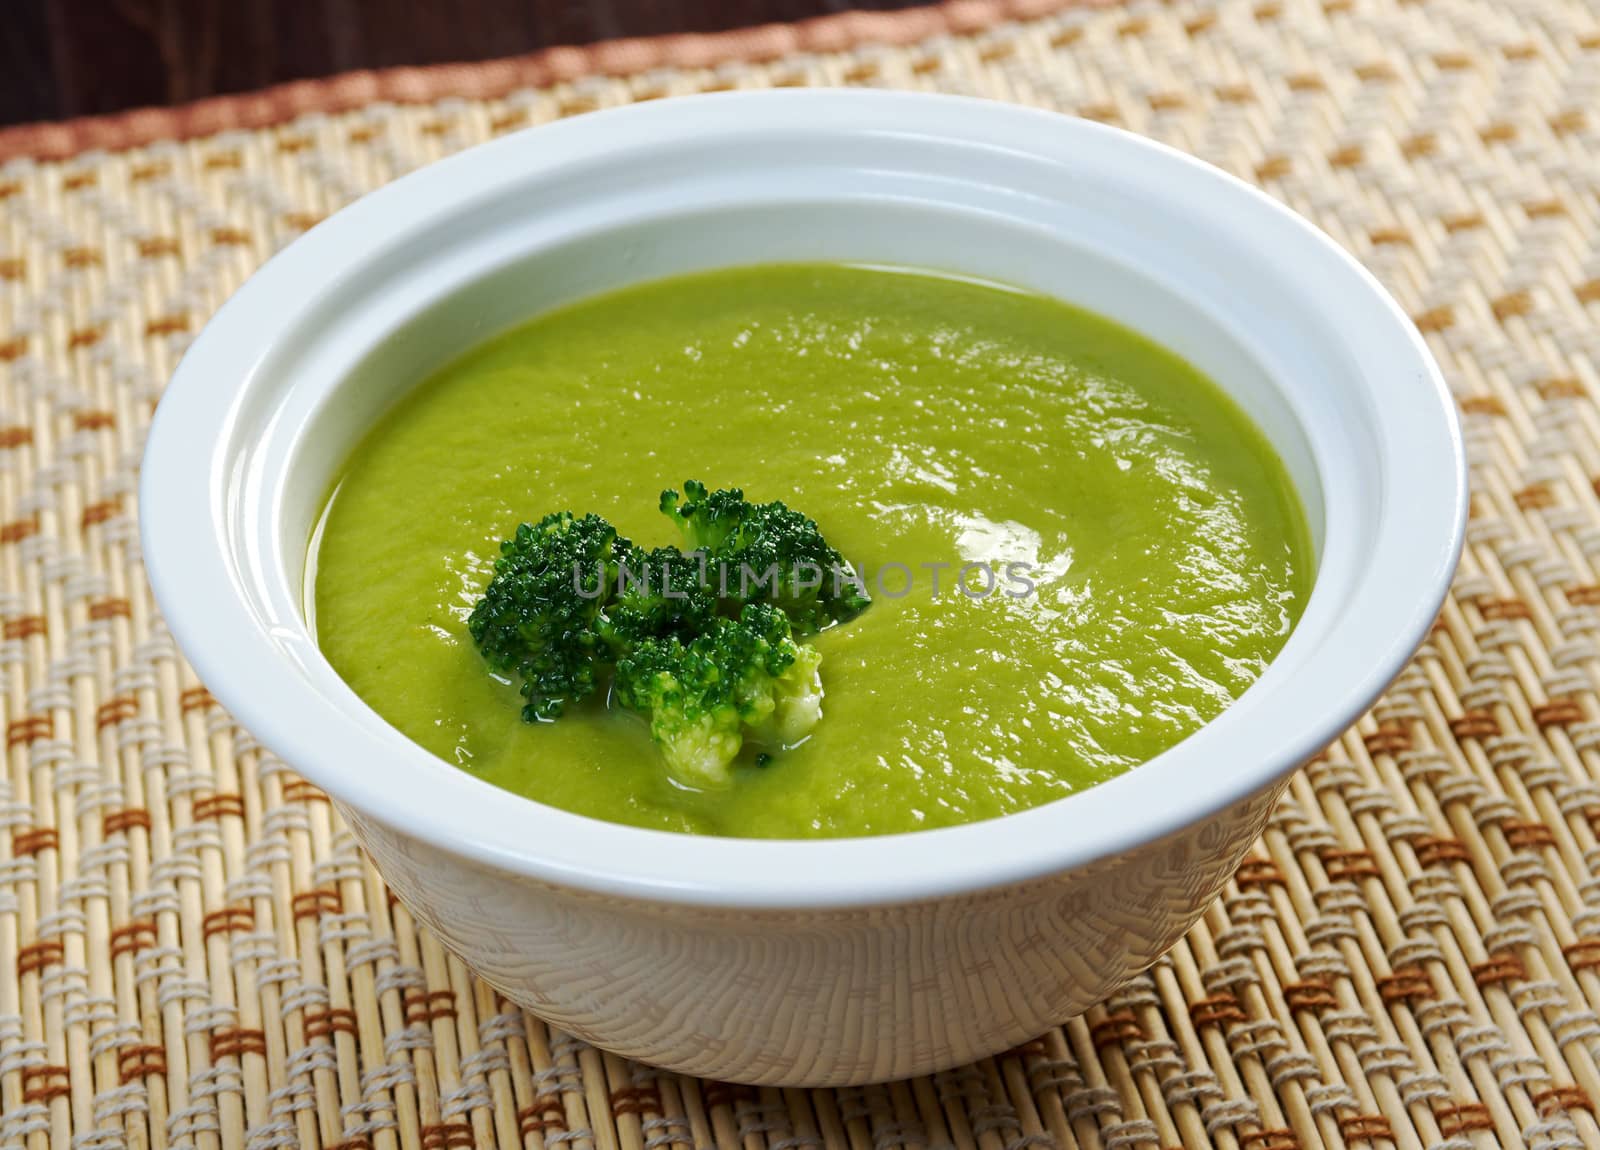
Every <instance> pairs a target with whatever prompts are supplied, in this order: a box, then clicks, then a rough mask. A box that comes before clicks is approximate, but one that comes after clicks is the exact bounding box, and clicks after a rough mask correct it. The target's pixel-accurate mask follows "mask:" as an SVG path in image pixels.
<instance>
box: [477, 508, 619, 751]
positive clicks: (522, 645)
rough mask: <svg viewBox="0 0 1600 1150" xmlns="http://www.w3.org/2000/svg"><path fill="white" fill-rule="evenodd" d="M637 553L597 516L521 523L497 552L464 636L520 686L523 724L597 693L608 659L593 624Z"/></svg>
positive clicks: (562, 515)
mask: <svg viewBox="0 0 1600 1150" xmlns="http://www.w3.org/2000/svg"><path fill="white" fill-rule="evenodd" d="M637 550H638V549H637V548H636V547H634V546H633V544H632V543H630V542H628V541H627V540H626V539H623V538H622V537H620V536H619V535H618V534H617V532H616V528H614V527H612V526H611V524H610V523H608V522H606V521H605V520H604V519H602V518H601V517H600V516H598V515H585V516H584V517H583V518H581V519H579V518H576V517H574V516H573V515H572V513H571V512H569V511H561V512H557V513H556V514H554V515H546V516H545V517H544V518H543V519H541V520H539V522H538V523H535V524H531V525H530V524H527V523H524V524H522V525H521V526H519V527H518V528H517V531H516V534H515V535H513V536H512V537H511V538H510V539H507V540H506V541H505V542H503V543H502V544H501V545H500V557H499V558H498V559H496V560H495V564H494V578H493V579H491V580H490V581H489V586H488V587H487V588H486V589H485V590H484V593H483V598H482V599H480V600H479V601H478V603H477V605H476V606H475V607H473V609H472V614H471V615H470V616H469V617H468V619H467V630H468V631H469V632H470V633H471V634H472V640H473V642H474V643H476V644H477V645H478V650H479V651H481V652H482V653H483V657H484V659H485V660H487V662H488V664H489V666H490V667H492V668H493V669H494V670H496V671H500V672H502V673H504V674H510V675H515V676H516V677H517V678H518V679H520V680H521V690H522V697H523V698H524V699H526V700H527V704H526V705H525V706H524V707H523V709H522V717H523V719H525V720H527V721H528V722H533V721H534V720H537V719H555V718H558V717H560V715H561V713H562V710H563V709H564V708H565V706H566V704H567V703H569V702H576V701H578V700H581V699H585V698H587V697H588V696H590V695H592V694H593V693H594V691H595V689H596V688H597V687H598V686H599V684H600V681H601V675H602V672H603V671H604V670H605V668H606V667H607V666H608V665H609V663H610V662H611V661H612V658H613V652H612V651H610V650H609V649H608V647H607V645H606V644H605V643H604V642H603V641H602V640H601V637H600V633H599V630H598V628H597V622H598V620H599V619H600V618H601V615H602V612H603V611H604V610H605V608H606V607H607V606H608V605H609V604H610V602H611V601H612V600H613V599H614V598H615V596H616V592H617V574H618V568H619V565H620V564H621V563H622V561H623V560H624V559H625V558H626V557H627V556H628V555H629V554H630V553H633V552H636V551H637Z"/></svg>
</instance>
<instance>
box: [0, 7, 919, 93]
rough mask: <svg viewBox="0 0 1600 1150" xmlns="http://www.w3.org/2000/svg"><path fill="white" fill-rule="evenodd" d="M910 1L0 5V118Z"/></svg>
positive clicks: (482, 57)
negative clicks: (359, 70)
mask: <svg viewBox="0 0 1600 1150" xmlns="http://www.w3.org/2000/svg"><path fill="white" fill-rule="evenodd" d="M912 2H914V0H0V124H3V123H25V122H28V121H32V120H53V119H63V118H66V117H69V116H82V115H90V114H95V113H101V112H114V111H118V110H120V109H123V108H132V107H140V106H143V105H150V104H173V103H182V102H184V101H187V100H195V99H199V98H201V97H203V96H213V95H219V94H222V93H226V92H244V91H250V90H252V89H255V88H263V87H266V86H267V85H269V84H276V83H280V82H282V81H285V80H295V79H302V78H305V77H310V76H326V75H330V74H333V73H336V72H345V71H349V70H352V69H356V68H382V67H389V66H393V65H403V64H436V63H445V62H449V61H463V60H485V59H492V58H494V57H497V56H511V55H516V54H518V53H522V52H531V51H534V50H536V49H539V48H546V47H551V46H554V45H557V44H585V43H590V42H592V41H595V40H607V39H611V38H614V37H617V36H653V35H658V34H662V33H669V32H712V31H719V30H722V29H726V28H737V27H745V26H749V25H753V24H765V23H770V22H774V21H789V20H801V19H805V18H806V17H809V16H819V15H824V14H826V13H829V12H837V11H841V10H843V9H846V8H876V9H885V8H904V7H910V6H911V3H912Z"/></svg>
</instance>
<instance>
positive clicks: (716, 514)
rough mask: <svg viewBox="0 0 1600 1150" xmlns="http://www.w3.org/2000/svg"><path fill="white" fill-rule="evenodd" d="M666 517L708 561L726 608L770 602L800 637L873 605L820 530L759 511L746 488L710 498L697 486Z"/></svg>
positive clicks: (773, 510) (788, 513)
mask: <svg viewBox="0 0 1600 1150" xmlns="http://www.w3.org/2000/svg"><path fill="white" fill-rule="evenodd" d="M661 510H662V513H663V514H665V515H666V516H667V517H668V518H669V519H671V520H672V521H673V522H674V523H676V524H677V525H678V529H679V531H681V532H682V533H683V538H684V541H685V542H686V543H687V544H688V546H689V547H690V548H691V549H692V550H694V551H700V552H704V553H705V555H706V556H707V557H708V559H709V563H708V573H709V576H710V585H711V587H712V589H713V590H714V591H715V592H716V594H717V596H718V598H719V600H721V602H722V603H723V604H724V606H725V607H733V608H737V607H738V606H740V605H742V604H745V603H752V602H756V601H758V600H766V601H768V602H772V603H775V604H776V605H777V606H778V607H780V608H782V610H783V612H784V614H785V615H787V616H788V617H789V622H790V624H791V625H792V626H793V627H794V630H795V631H796V632H797V633H798V634H801V635H812V634H815V633H816V632H818V631H821V630H823V629H824V628H826V627H829V626H832V625H833V624H835V623H843V622H847V621H849V620H850V619H853V618H855V617H856V616H857V615H859V614H861V612H862V611H864V610H866V608H867V606H868V605H869V604H870V603H871V602H872V600H871V599H870V598H869V597H868V595H867V591H866V586H865V584H864V583H863V581H862V580H861V579H860V577H859V576H858V575H857V573H856V571H855V569H854V568H853V567H851V566H850V564H849V563H848V562H847V561H846V560H845V558H844V556H843V555H841V554H839V552H838V551H837V550H835V549H834V548H833V547H831V546H830V545H829V544H828V541H827V540H826V539H824V538H823V537H822V531H821V529H820V528H818V526H817V525H816V522H815V521H814V520H811V519H809V518H807V517H806V516H804V515H802V514H801V513H800V512H798V511H795V510H792V509H791V508H789V507H788V506H786V505H785V504H783V503H780V502H776V501H775V502H772V503H751V502H750V501H749V500H747V499H746V498H745V497H744V492H743V491H741V490H739V489H738V488H733V489H729V490H722V491H707V490H706V485H705V484H704V483H701V482H699V481H697V480H693V479H691V480H689V481H687V482H685V483H684V485H683V493H682V494H681V495H680V494H679V493H678V492H677V491H673V490H668V491H663V492H662V493H661Z"/></svg>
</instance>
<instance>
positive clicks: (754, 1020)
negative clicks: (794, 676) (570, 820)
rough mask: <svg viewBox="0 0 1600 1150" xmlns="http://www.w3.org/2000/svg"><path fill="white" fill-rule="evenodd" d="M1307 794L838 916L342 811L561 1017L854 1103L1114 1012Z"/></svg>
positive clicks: (657, 1053)
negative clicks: (631, 876) (989, 883)
mask: <svg viewBox="0 0 1600 1150" xmlns="http://www.w3.org/2000/svg"><path fill="white" fill-rule="evenodd" d="M1287 785H1288V784H1287V780H1284V781H1283V782H1280V783H1278V784H1275V785H1274V786H1272V787H1271V788H1269V789H1268V790H1266V791H1264V792H1262V793H1260V794H1258V795H1255V796H1253V797H1252V798H1250V799H1248V800H1246V801H1244V802H1241V803H1239V804H1237V805H1235V806H1233V807H1232V808H1230V809H1229V810H1228V811H1226V812H1225V813H1224V814H1222V815H1219V816H1218V817H1217V818H1215V819H1212V820H1208V821H1205V822H1202V823H1199V824H1197V825H1195V826H1192V827H1190V828H1188V829H1187V830H1185V831H1183V832H1182V833H1180V834H1178V835H1175V836H1173V837H1171V838H1169V839H1168V840H1166V841H1165V842H1164V843H1163V844H1161V845H1160V846H1159V847H1158V849H1154V850H1152V849H1148V848H1146V849H1144V850H1141V851H1136V852H1130V853H1128V854H1125V855H1122V856H1119V857H1116V858H1112V859H1107V860H1105V861H1103V862H1102V863H1099V864H1096V865H1093V866H1090V867H1086V868H1080V869H1077V870H1073V871H1069V872H1066V873H1063V874H1059V875H1055V876H1051V877H1049V878H1045V879H1041V880H1037V881H1035V882H1031V883H1028V884H1025V885H1018V886H1013V887H1010V888H1007V889H1004V890H998V891H986V892H979V893H976V894H970V895H966V896H962V897H958V898H949V899H943V900H936V901H928V902H919V903H910V904H896V905H887V906H880V907H853V908H847V909H840V910H830V911H815V910H769V911H759V910H756V911H753V910H731V909H720V908H715V907H684V906H671V907H665V906H659V905H652V904H648V903H641V902H638V901H636V900H631V899H620V898H609V897H606V896H602V895H596V894H592V893H589V892H584V891H579V890H575V889H572V888H557V887H553V886H548V885H545V884H543V883H539V882H537V881H534V880H532V879H528V878H525V877H520V876H515V875H511V874H508V873H506V872H505V871H501V870H491V869H489V868H486V867H483V866H481V865H478V864H476V863H472V862H469V861H465V860H463V859H461V858H460V857H459V856H452V855H446V854H444V853H443V852H441V851H438V850H437V849H436V848H434V847H431V846H429V845H427V844H425V843H422V842H420V841H418V840H417V839H415V838H413V837H411V836H408V835H404V834H399V833H396V832H395V831H394V830H392V829H391V828H389V827H387V826H385V825H383V824H381V823H378V822H374V821H372V820H370V819H368V818H366V817H364V816H363V815H362V814H361V813H360V812H358V811H354V810H350V809H348V808H346V807H344V806H342V805H341V807H340V811H341V813H342V814H343V815H344V817H345V818H346V819H347V820H348V821H349V823H350V825H351V826H352V827H353V828H354V829H355V833H356V836H357V837H358V838H359V839H360V841H361V842H362V844H363V845H364V846H365V847H366V849H367V850H368V852H369V853H370V854H371V855H372V858H373V861H374V862H375V863H376V865H377V867H378V869H379V871H380V872H381V873H382V874H383V876H384V877H385V879H387V880H388V882H389V884H390V885H391V886H392V887H393V888H394V890H395V891H396V893H397V894H398V895H399V896H400V898H401V900H402V901H403V902H404V903H405V904H406V906H407V907H408V908H409V909H411V911H412V913H413V915H414V916H415V917H416V918H417V919H418V920H419V921H421V922H422V923H423V924H424V925H426V926H427V927H428V929H429V930H431V931H433V932H434V933H435V934H436V935H437V936H438V937H439V938H440V939H441V940H442V941H443V942H444V944H445V945H446V946H447V947H449V948H450V949H451V950H452V951H454V952H455V953H456V954H457V955H458V956H460V957H461V958H462V959H463V961H465V962H467V963H468V964H469V965H471V966H472V968H473V969H474V970H476V971H477V972H478V973H479V974H480V975H482V976H483V977H484V978H485V979H487V980H488V982H489V983H490V984H492V985H493V986H494V987H496V988H497V989H498V990H500V991H501V992H502V993H504V994H505V995H506V996H507V997H508V998H510V999H512V1000H513V1001H514V1002H516V1003H518V1004H519V1005H521V1006H524V1007H526V1008H527V1009H528V1010H531V1011H532V1012H533V1013H535V1014H537V1015H539V1016H540V1017H541V1018H544V1019H547V1020H548V1021H550V1022H552V1023H554V1024H555V1025H557V1026H559V1027H561V1028H562V1029H564V1030H567V1031H569V1032H571V1033H572V1034H575V1035H577V1036H578V1037H580V1038H583V1039H585V1040H586V1041H589V1042H592V1043H594V1044H595V1045H597V1046H599V1047H602V1048H603V1049H607V1050H610V1051H612V1052H614V1053H616V1054H621V1055H624V1056H626V1057H628V1058H632V1059H636V1060H638V1061H641V1062H647V1063H650V1064H652V1065H655V1066H661V1067H665V1068H667V1069H670V1070H676V1071H680V1072H682V1073H685V1074H693V1075H697V1076H703V1077H708V1078H718V1079H724V1080H727V1081H732V1082H743V1083H749V1084H752V1085H760V1086H846V1085H858V1084H864V1083H869V1082H884V1081H889V1080H892V1079H899V1078H908V1077H912V1076H916V1075H923V1074H930V1073H935V1072H937V1071H940V1070H944V1069H948V1068H950V1067H953V1066H959V1065H962V1064H964V1063H967V1062H971V1061H973V1060H974V1059H978V1058H983V1057H986V1056H988V1055H991V1054H996V1053H998V1052H1000V1051H1003V1050H1007V1049H1009V1048H1011V1047H1013V1046H1016V1045H1019V1044H1020V1043H1023V1042H1026V1041H1027V1040H1029V1039H1031V1038H1034V1037H1037V1036H1038V1035H1039V1034H1041V1033H1043V1032H1044V1031H1046V1030H1048V1029H1049V1028H1050V1027H1052V1026H1054V1025H1057V1024H1059V1023H1061V1022H1063V1021H1065V1020H1066V1019H1067V1018H1070V1017H1072V1016H1073V1015H1075V1014H1078V1013H1081V1012H1082V1011H1084V1010H1086V1009H1088V1008H1089V1007H1090V1006H1093V1005H1094V1004H1095V1003H1097V1002H1099V1001H1100V1000H1101V999H1103V998H1104V997H1105V996H1106V995H1107V994H1109V993H1111V992H1112V991H1114V990H1116V989H1117V988H1118V987H1119V986H1121V985H1122V984H1123V983H1125V982H1126V981H1127V980H1128V979H1130V978H1132V977H1133V976H1134V975H1136V974H1138V973H1140V972H1141V971H1143V970H1145V969H1147V968H1148V967H1149V966H1150V965H1151V964H1152V963H1154V962H1155V961H1156V960H1157V959H1158V958H1159V957H1160V956H1161V955H1162V954H1163V953H1165V952H1166V950H1167V949H1168V948H1169V947H1171V946H1172V945H1173V944H1174V943H1176V942H1177V941H1178V939H1179V938H1181V937H1182V936H1183V934H1184V933H1185V932H1186V931H1187V930H1188V929H1189V927H1191V926H1192V925H1193V924H1194V922H1195V920H1196V919H1197V918H1198V917H1199V916H1200V914H1201V913H1203V911H1204V909H1205V907H1206V906H1207V905H1208V904H1209V903H1210V902H1211V900H1212V899H1213V898H1215V897H1216V896H1217V894H1218V893H1219V892H1220V891H1221V890H1222V888H1223V886H1224V885H1225V884H1226V883H1227V881H1228V879H1229V877H1230V876H1231V875H1232V874H1233V872H1234V870H1235V869H1236V868H1237V866H1238V864H1239V861H1240V859H1241V858H1242V857H1243V856H1244V853H1245V851H1246V850H1248V849H1249V846H1250V844H1251V843H1252V842H1253V841H1254V840H1255V839H1256V838H1257V836H1259V835H1260V833H1261V831H1262V829H1263V827H1264V826H1265V824H1266V820H1267V816H1268V814H1269V813H1270V812H1271V810H1272V807H1273V805H1274V803H1275V802H1276V801H1277V798H1278V796H1279V795H1280V794H1282V792H1283V789H1284V787H1285V786H1287Z"/></svg>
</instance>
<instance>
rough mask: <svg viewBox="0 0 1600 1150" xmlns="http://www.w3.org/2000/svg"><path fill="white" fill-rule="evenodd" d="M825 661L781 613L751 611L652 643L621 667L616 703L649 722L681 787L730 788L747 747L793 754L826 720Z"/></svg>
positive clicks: (761, 606) (764, 608) (765, 607)
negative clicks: (688, 635)
mask: <svg viewBox="0 0 1600 1150" xmlns="http://www.w3.org/2000/svg"><path fill="white" fill-rule="evenodd" d="M821 661H822V656H821V655H819V654H818V653H817V652H816V651H815V650H814V649H813V648H810V647H805V646H801V645H800V644H797V643H796V642H795V641H794V639H793V637H792V634H791V629H790V626H789V621H788V618H787V617H786V616H785V615H784V613H783V612H782V611H781V610H779V609H777V608H775V607H773V606H772V605H770V604H766V603H751V604H748V605H747V606H745V607H744V609H743V610H742V611H741V612H740V614H739V617H738V618H737V619H730V618H727V617H725V616H718V617H715V618H714V619H712V620H710V622H709V624H708V626H707V629H706V630H705V631H704V632H702V633H701V634H700V635H698V636H696V637H695V638H693V639H691V640H689V641H687V642H684V641H682V640H680V639H677V638H666V639H646V640H644V641H643V642H641V643H639V644H638V645H637V646H636V647H635V648H634V649H633V650H632V651H630V652H629V653H628V654H627V655H625V656H623V657H622V658H621V659H620V660H618V662H617V668H616V681H615V685H614V687H613V694H614V698H615V699H616V700H617V701H618V702H619V703H620V704H621V705H622V706H624V707H627V708H628V709H630V710H633V711H637V712H638V713H639V714H641V715H643V716H644V717H645V718H646V719H648V720H649V722H650V734H651V737H652V738H653V739H654V740H655V743H656V745H657V746H658V747H659V748H660V749H661V754H662V757H663V758H664V759H665V760H666V763H667V768H668V770H669V771H671V772H672V775H673V777H674V778H676V779H677V780H678V781H679V782H681V783H683V784H685V785H687V786H691V787H698V788H702V789H715V788H719V787H725V786H727V785H728V783H729V782H730V781H731V780H732V769H733V762H734V760H735V758H737V757H738V754H739V752H740V750H741V749H742V748H743V746H744V744H745V743H746V741H750V742H753V743H756V744H758V745H761V746H768V747H773V748H783V747H788V746H793V745H794V744H795V743H797V742H799V741H800V740H802V739H804V738H805V737H806V736H807V735H809V734H810V732H811V729H812V728H813V727H814V726H816V723H817V720H818V719H820V718H821V716H822V680H821V677H820V676H819V675H818V673H817V668H818V665H819V664H820V663H821Z"/></svg>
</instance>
